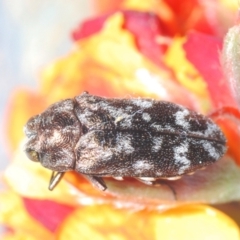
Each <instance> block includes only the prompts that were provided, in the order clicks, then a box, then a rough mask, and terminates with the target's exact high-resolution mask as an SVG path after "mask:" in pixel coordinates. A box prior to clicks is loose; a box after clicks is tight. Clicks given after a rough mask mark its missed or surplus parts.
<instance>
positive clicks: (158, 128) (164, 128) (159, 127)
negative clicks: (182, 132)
mask: <svg viewBox="0 0 240 240" xmlns="http://www.w3.org/2000/svg"><path fill="white" fill-rule="evenodd" d="M150 127H151V128H153V129H154V130H156V131H157V132H163V131H169V132H175V129H174V128H172V127H171V126H170V125H167V124H165V125H164V126H162V125H159V124H156V123H153V124H151V125H150Z"/></svg>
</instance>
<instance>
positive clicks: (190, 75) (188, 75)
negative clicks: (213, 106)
mask: <svg viewBox="0 0 240 240" xmlns="http://www.w3.org/2000/svg"><path fill="white" fill-rule="evenodd" d="M184 42H185V38H183V37H175V38H174V39H173V42H172V44H171V46H170V47H169V49H168V51H167V53H166V55H165V63H166V64H167V65H168V66H169V67H170V68H172V69H173V70H174V72H175V74H176V78H177V80H178V81H179V83H180V84H181V85H182V86H184V87H185V88H186V89H188V90H189V91H191V92H193V93H194V94H196V95H197V96H198V97H199V102H201V103H202V106H203V107H204V110H205V111H207V110H208V109H209V107H210V100H209V95H208V91H207V85H206V83H205V81H204V79H203V78H202V76H201V75H200V74H199V72H198V71H197V69H196V68H195V67H194V66H193V65H192V64H191V63H190V62H189V61H188V60H187V59H186V57H185V51H184V50H183V44H184ZM179 63H181V64H179Z"/></svg>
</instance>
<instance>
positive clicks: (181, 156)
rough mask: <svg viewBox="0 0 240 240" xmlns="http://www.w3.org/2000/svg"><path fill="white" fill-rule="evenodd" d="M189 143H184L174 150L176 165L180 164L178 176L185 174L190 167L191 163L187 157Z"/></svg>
mask: <svg viewBox="0 0 240 240" xmlns="http://www.w3.org/2000/svg"><path fill="white" fill-rule="evenodd" d="M188 149H189V144H188V142H186V141H185V142H182V143H181V145H180V146H178V147H175V148H174V160H175V163H176V164H180V166H181V167H180V168H179V171H178V174H183V173H184V172H185V170H186V169H188V168H189V167H190V164H191V161H190V160H189V159H188V158H187V157H186V153H187V152H188Z"/></svg>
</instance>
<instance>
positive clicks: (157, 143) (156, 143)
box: [152, 137, 163, 152]
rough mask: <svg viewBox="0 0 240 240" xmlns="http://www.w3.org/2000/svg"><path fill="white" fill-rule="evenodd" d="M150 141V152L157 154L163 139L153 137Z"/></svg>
mask: <svg viewBox="0 0 240 240" xmlns="http://www.w3.org/2000/svg"><path fill="white" fill-rule="evenodd" d="M152 141H153V146H152V151H153V152H158V151H159V150H160V149H161V146H162V141H163V138H162V137H155V138H153V140H152Z"/></svg>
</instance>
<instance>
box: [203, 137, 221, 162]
mask: <svg viewBox="0 0 240 240" xmlns="http://www.w3.org/2000/svg"><path fill="white" fill-rule="evenodd" d="M202 146H203V148H204V150H205V151H206V152H207V153H208V155H209V156H211V157H213V158H214V159H216V160H217V159H219V158H220V154H219V152H217V151H216V149H215V148H214V147H213V146H212V144H211V143H210V142H208V141H204V140H203V141H202Z"/></svg>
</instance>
